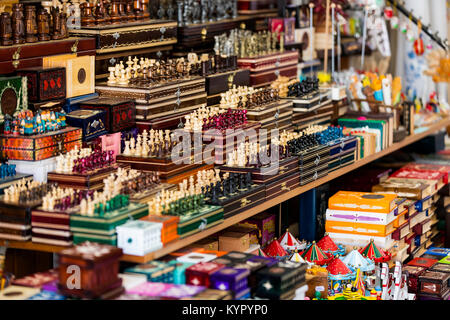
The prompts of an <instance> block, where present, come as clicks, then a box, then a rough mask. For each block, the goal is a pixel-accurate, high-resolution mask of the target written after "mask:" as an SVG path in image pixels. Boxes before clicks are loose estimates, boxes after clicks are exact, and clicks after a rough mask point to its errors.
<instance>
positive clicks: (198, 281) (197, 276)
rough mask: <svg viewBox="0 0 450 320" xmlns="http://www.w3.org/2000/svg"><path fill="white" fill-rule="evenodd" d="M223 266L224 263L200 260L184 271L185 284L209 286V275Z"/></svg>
mask: <svg viewBox="0 0 450 320" xmlns="http://www.w3.org/2000/svg"><path fill="white" fill-rule="evenodd" d="M224 267H225V266H224V265H222V264H219V263H215V262H200V263H197V264H194V265H193V266H190V267H189V268H187V269H186V271H185V276H186V284H191V285H194V286H205V287H207V288H209V287H210V285H211V283H212V282H211V275H212V274H213V273H214V272H216V271H218V270H220V269H222V268H224Z"/></svg>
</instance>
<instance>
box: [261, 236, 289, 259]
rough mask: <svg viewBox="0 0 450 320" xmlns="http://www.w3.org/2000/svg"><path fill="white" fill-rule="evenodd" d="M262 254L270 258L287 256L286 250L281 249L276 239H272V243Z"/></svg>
mask: <svg viewBox="0 0 450 320" xmlns="http://www.w3.org/2000/svg"><path fill="white" fill-rule="evenodd" d="M264 253H265V254H267V255H268V256H269V257H272V258H276V257H284V256H287V252H286V250H284V249H283V247H282V246H281V244H280V243H279V242H278V240H277V238H275V239H273V241H272V242H271V243H270V244H269V245H268V246H267V247H266V248H265V249H264Z"/></svg>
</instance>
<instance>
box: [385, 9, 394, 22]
mask: <svg viewBox="0 0 450 320" xmlns="http://www.w3.org/2000/svg"><path fill="white" fill-rule="evenodd" d="M393 16H394V10H393V9H392V7H386V8H384V18H385V19H386V20H391V19H392V17H393Z"/></svg>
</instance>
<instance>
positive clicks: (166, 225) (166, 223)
mask: <svg viewBox="0 0 450 320" xmlns="http://www.w3.org/2000/svg"><path fill="white" fill-rule="evenodd" d="M141 220H144V221H150V222H157V223H161V224H162V229H161V242H162V243H163V244H166V243H169V242H171V241H174V240H177V239H178V238H179V236H178V233H177V227H178V221H179V220H180V218H179V217H176V216H157V215H149V216H146V217H143V218H141Z"/></svg>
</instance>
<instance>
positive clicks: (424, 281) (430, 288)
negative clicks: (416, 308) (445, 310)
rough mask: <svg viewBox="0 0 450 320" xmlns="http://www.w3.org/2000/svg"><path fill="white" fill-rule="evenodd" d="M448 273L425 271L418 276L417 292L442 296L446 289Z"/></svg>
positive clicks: (449, 277)
mask: <svg viewBox="0 0 450 320" xmlns="http://www.w3.org/2000/svg"><path fill="white" fill-rule="evenodd" d="M449 279H450V273H444V272H438V271H425V272H424V273H423V274H422V275H420V276H419V288H418V291H419V294H420V293H425V294H431V295H436V296H439V297H442V296H443V295H444V294H445V293H446V292H447V291H448V290H449V287H448V283H449Z"/></svg>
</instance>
